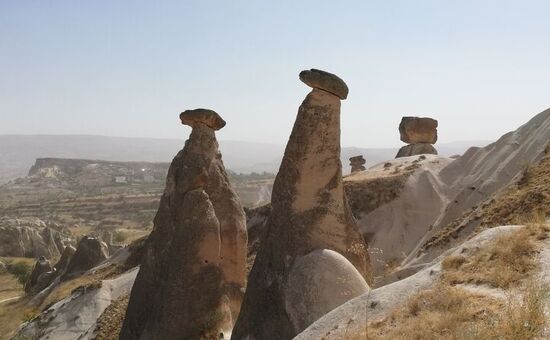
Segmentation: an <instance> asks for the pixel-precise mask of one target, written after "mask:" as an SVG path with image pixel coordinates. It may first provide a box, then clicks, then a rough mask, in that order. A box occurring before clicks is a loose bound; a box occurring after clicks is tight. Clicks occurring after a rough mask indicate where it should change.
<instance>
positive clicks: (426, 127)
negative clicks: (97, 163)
mask: <svg viewBox="0 0 550 340" xmlns="http://www.w3.org/2000/svg"><path fill="white" fill-rule="evenodd" d="M399 135H400V138H401V141H403V142H405V143H409V144H417V143H430V144H435V142H437V120H435V119H432V118H424V117H422V118H421V117H403V118H402V119H401V123H400V124H399Z"/></svg>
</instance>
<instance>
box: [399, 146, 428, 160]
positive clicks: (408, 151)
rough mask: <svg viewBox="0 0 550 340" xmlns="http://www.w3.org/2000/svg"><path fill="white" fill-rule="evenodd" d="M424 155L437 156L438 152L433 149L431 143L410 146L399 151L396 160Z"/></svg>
mask: <svg viewBox="0 0 550 340" xmlns="http://www.w3.org/2000/svg"><path fill="white" fill-rule="evenodd" d="M423 154H431V155H437V150H436V149H435V148H434V147H433V145H431V144H429V143H416V144H409V145H405V146H404V147H402V148H401V149H399V151H398V152H397V155H396V156H395V158H400V157H409V156H415V155H423Z"/></svg>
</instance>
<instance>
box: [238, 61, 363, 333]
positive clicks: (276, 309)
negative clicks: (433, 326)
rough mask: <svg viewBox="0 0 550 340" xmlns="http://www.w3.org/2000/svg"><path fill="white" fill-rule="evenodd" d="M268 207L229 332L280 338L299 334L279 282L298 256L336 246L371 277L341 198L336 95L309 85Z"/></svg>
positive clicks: (284, 282)
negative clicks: (246, 281)
mask: <svg viewBox="0 0 550 340" xmlns="http://www.w3.org/2000/svg"><path fill="white" fill-rule="evenodd" d="M306 74H307V72H306ZM271 208H272V210H271V214H270V216H269V219H268V221H267V224H266V232H265V234H264V236H263V238H262V241H261V244H260V249H259V251H258V254H257V256H256V260H255V262H254V266H253V267H252V270H251V272H250V275H249V279H248V285H247V289H246V293H245V298H244V302H243V307H242V309H241V313H240V314H239V318H238V320H237V323H236V325H235V328H234V329H233V333H232V339H281V340H285V339H292V338H293V337H294V336H295V335H296V334H297V333H298V331H299V329H298V328H297V327H296V326H295V325H294V323H293V321H292V320H291V318H290V317H289V310H287V305H286V304H285V298H284V296H285V289H286V285H287V283H288V280H289V275H290V271H291V269H292V267H293V264H294V262H295V261H296V259H297V258H300V257H302V256H304V255H306V254H309V253H310V252H312V251H315V250H318V249H330V250H333V251H336V252H338V253H340V254H342V255H343V256H344V257H346V258H347V259H348V261H349V262H350V263H352V264H353V266H355V268H356V269H357V270H358V272H359V273H360V274H361V275H362V276H364V277H365V278H366V281H367V282H369V281H371V280H372V277H371V271H370V262H369V256H368V253H367V245H366V244H365V241H364V239H363V236H362V235H361V233H360V232H359V230H358V228H357V225H356V222H355V219H354V218H353V216H352V214H351V212H350V209H349V206H348V204H347V202H346V199H345V197H344V189H343V183H342V165H341V163H340V97H338V96H336V95H334V94H332V93H331V92H327V91H324V90H320V89H318V88H314V89H313V90H312V91H311V92H310V93H309V94H308V95H307V97H306V98H305V100H304V101H303V103H302V105H301V106H300V108H299V110H298V115H297V118H296V122H295V124H294V128H293V130H292V133H291V135H290V138H289V141H288V144H287V146H286V150H285V154H284V157H283V160H282V163H281V167H280V169H279V173H278V174H277V178H276V179H275V183H274V185H273V193H272V199H271Z"/></svg>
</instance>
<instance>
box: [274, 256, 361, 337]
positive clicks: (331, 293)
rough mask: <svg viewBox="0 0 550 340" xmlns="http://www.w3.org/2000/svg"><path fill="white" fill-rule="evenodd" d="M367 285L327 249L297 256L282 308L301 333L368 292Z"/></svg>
mask: <svg viewBox="0 0 550 340" xmlns="http://www.w3.org/2000/svg"><path fill="white" fill-rule="evenodd" d="M369 290H370V288H369V286H368V284H367V282H365V279H364V278H363V277H362V276H361V274H360V273H359V272H358V271H357V269H355V267H354V266H353V265H352V264H351V263H350V262H349V261H348V260H347V259H346V258H345V257H344V256H342V255H340V254H338V253H337V252H335V251H332V250H328V249H321V250H315V251H312V252H311V253H309V254H307V255H305V256H301V257H298V258H297V259H296V261H294V265H293V266H292V269H291V270H290V274H289V276H288V282H287V284H286V289H285V294H284V296H285V306H286V310H287V311H288V314H289V317H290V320H291V321H292V324H293V325H294V328H295V329H296V330H297V331H298V333H300V332H301V331H303V330H304V329H306V328H307V327H308V326H309V325H311V324H312V323H313V322H315V321H316V320H317V319H319V318H320V317H322V316H323V315H325V314H326V313H328V312H330V311H331V310H333V309H335V308H336V307H338V306H340V305H341V304H343V303H345V302H347V301H349V300H351V299H353V298H355V297H357V296H359V295H362V294H364V293H367V292H368V291H369Z"/></svg>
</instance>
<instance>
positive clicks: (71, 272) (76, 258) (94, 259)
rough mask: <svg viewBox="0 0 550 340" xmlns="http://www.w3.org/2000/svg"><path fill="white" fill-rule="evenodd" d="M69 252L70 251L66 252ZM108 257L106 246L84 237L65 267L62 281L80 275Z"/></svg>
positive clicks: (92, 238)
mask: <svg viewBox="0 0 550 340" xmlns="http://www.w3.org/2000/svg"><path fill="white" fill-rule="evenodd" d="M68 252H70V250H69V251H68ZM107 257H109V251H108V249H107V245H106V244H105V243H104V242H101V241H100V240H99V239H98V238H96V237H91V236H84V237H82V238H81V239H80V241H79V242H78V245H77V247H76V251H75V252H74V254H73V255H72V256H71V258H70V261H69V263H68V264H67V266H66V269H65V272H64V273H63V277H62V279H67V278H70V277H72V276H75V275H78V274H81V273H83V272H85V271H87V270H88V269H91V268H93V267H95V266H97V265H98V264H100V263H101V262H103V261H105V260H106V259H107Z"/></svg>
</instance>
